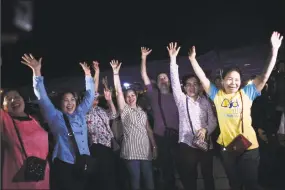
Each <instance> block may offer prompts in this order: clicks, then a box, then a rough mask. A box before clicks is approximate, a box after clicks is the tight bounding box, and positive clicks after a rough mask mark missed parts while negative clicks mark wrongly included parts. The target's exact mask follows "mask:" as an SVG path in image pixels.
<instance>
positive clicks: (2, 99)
mask: <svg viewBox="0 0 285 190" xmlns="http://www.w3.org/2000/svg"><path fill="white" fill-rule="evenodd" d="M12 91H15V92H17V93H18V94H19V95H20V96H21V97H22V98H23V100H24V101H25V99H24V96H23V95H22V94H21V92H19V91H18V90H17V89H13V88H10V89H5V90H4V91H3V92H2V94H1V107H2V108H3V103H4V98H5V97H6V96H7V94H8V93H9V92H12Z"/></svg>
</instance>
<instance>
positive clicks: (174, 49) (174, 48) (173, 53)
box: [167, 42, 180, 59]
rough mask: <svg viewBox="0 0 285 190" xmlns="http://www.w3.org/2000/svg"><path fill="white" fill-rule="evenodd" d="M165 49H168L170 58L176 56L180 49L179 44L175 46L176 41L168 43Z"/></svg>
mask: <svg viewBox="0 0 285 190" xmlns="http://www.w3.org/2000/svg"><path fill="white" fill-rule="evenodd" d="M167 50H168V54H169V57H170V58H171V59H172V58H176V56H177V55H178V53H179V50H180V46H179V47H178V48H177V43H176V42H175V43H173V42H171V43H169V45H168V46H167Z"/></svg>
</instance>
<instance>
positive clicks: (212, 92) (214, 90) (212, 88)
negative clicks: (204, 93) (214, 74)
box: [208, 83, 219, 101]
mask: <svg viewBox="0 0 285 190" xmlns="http://www.w3.org/2000/svg"><path fill="white" fill-rule="evenodd" d="M218 91H219V89H218V88H217V87H216V86H215V85H214V84H213V83H211V85H210V91H209V93H208V95H209V98H210V99H211V100H212V101H214V99H215V97H216V95H217V93H218Z"/></svg>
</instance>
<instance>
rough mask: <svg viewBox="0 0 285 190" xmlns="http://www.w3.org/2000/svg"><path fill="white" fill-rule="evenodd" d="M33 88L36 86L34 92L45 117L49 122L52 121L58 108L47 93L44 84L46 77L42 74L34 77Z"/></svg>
mask: <svg viewBox="0 0 285 190" xmlns="http://www.w3.org/2000/svg"><path fill="white" fill-rule="evenodd" d="M33 88H34V93H35V95H36V97H37V99H38V104H39V107H40V109H41V113H42V115H43V117H44V118H45V120H46V121H47V122H48V123H52V121H53V119H54V117H55V115H56V112H57V110H56V108H55V107H54V105H53V104H52V102H51V101H50V99H49V97H48V95H47V92H46V89H45V86H44V78H43V77H42V76H34V77H33ZM50 126H52V125H50Z"/></svg>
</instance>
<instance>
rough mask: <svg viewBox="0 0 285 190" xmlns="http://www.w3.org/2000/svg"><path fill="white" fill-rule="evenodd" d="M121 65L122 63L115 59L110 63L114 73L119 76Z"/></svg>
mask: <svg viewBox="0 0 285 190" xmlns="http://www.w3.org/2000/svg"><path fill="white" fill-rule="evenodd" d="M121 64H122V63H119V61H118V60H114V59H113V60H112V61H111V62H110V65H111V67H112V69H113V73H114V74H119V71H120V68H121Z"/></svg>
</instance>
